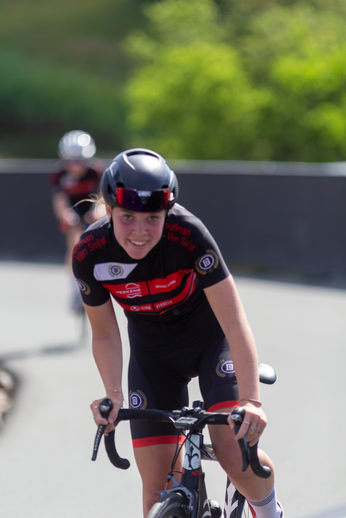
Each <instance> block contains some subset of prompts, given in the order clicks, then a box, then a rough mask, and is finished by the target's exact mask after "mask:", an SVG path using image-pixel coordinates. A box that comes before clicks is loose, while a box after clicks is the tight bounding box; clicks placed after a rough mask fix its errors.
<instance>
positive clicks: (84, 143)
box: [58, 130, 96, 160]
mask: <svg viewBox="0 0 346 518" xmlns="http://www.w3.org/2000/svg"><path fill="white" fill-rule="evenodd" d="M95 153H96V146H95V142H94V139H93V138H92V137H91V136H90V135H89V133H86V132H85V131H79V130H74V131H69V132H68V133H65V135H64V136H63V137H62V138H61V139H60V141H59V147H58V154H59V156H60V158H62V159H63V160H87V159H88V158H91V157H93V156H94V155H95Z"/></svg>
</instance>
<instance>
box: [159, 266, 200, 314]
mask: <svg viewBox="0 0 346 518" xmlns="http://www.w3.org/2000/svg"><path fill="white" fill-rule="evenodd" d="M196 277H197V276H196V274H195V272H191V274H190V275H189V278H188V279H187V281H186V284H185V287H184V289H183V290H182V291H181V293H179V295H177V296H176V297H172V298H171V299H167V300H162V301H160V302H157V303H156V304H154V307H155V309H156V311H158V312H159V313H160V312H161V313H163V312H164V311H165V310H166V309H169V308H170V307H171V306H176V305H177V304H179V303H181V302H183V301H184V300H185V299H186V298H187V297H188V296H189V295H190V294H191V293H193V292H194V290H195V286H196V285H195V282H194V281H195V279H196ZM164 308H165V309H164ZM162 309H164V311H160V310H162Z"/></svg>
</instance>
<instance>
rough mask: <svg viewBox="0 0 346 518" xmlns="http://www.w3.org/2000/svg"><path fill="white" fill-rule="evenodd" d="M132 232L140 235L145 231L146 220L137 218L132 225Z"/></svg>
mask: <svg viewBox="0 0 346 518" xmlns="http://www.w3.org/2000/svg"><path fill="white" fill-rule="evenodd" d="M132 232H134V233H135V234H137V235H138V236H142V235H143V234H146V233H147V225H146V221H145V220H144V219H143V220H142V219H141V218H138V219H137V220H136V222H135V224H134V226H133V229H132Z"/></svg>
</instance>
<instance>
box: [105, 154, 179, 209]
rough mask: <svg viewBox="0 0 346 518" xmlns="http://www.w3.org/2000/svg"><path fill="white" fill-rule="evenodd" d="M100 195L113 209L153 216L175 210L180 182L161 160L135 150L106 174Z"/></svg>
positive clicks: (120, 157)
mask: <svg viewBox="0 0 346 518" xmlns="http://www.w3.org/2000/svg"><path fill="white" fill-rule="evenodd" d="M101 191H102V195H103V197H104V199H105V201H106V203H107V204H108V205H109V206H110V207H122V208H125V209H128V210H132V211H134V212H154V211H158V210H164V209H167V210H168V209H170V208H171V207H173V205H174V203H175V202H176V201H177V198H178V180H177V177H176V175H175V173H174V172H173V171H172V170H171V169H170V168H169V167H168V165H167V163H166V161H165V160H164V158H162V156H160V155H159V154H157V153H155V152H154V151H150V150H149V149H141V148H135V149H129V150H127V151H124V152H123V153H120V154H119V155H117V156H116V157H115V158H114V160H113V162H112V163H111V165H110V166H109V167H108V168H107V169H106V170H105V172H104V173H103V176H102V180H101Z"/></svg>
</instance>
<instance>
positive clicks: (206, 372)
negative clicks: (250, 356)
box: [199, 337, 238, 412]
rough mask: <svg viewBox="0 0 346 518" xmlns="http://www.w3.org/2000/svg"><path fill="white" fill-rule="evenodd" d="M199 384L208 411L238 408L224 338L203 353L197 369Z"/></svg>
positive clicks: (236, 394) (231, 362)
mask: <svg viewBox="0 0 346 518" xmlns="http://www.w3.org/2000/svg"><path fill="white" fill-rule="evenodd" d="M199 384H200V389H201V393H202V396H203V399H204V402H205V406H206V409H207V410H208V411H210V412H217V411H221V409H223V408H232V407H236V406H238V384H237V378H236V375H235V371H234V367H233V361H232V357H231V351H230V348H229V345H228V342H227V340H226V338H225V337H222V338H221V339H220V340H219V342H218V343H217V344H216V345H215V344H211V345H210V347H209V348H207V349H206V350H205V351H204V353H203V355H202V358H201V361H200V367H199Z"/></svg>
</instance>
